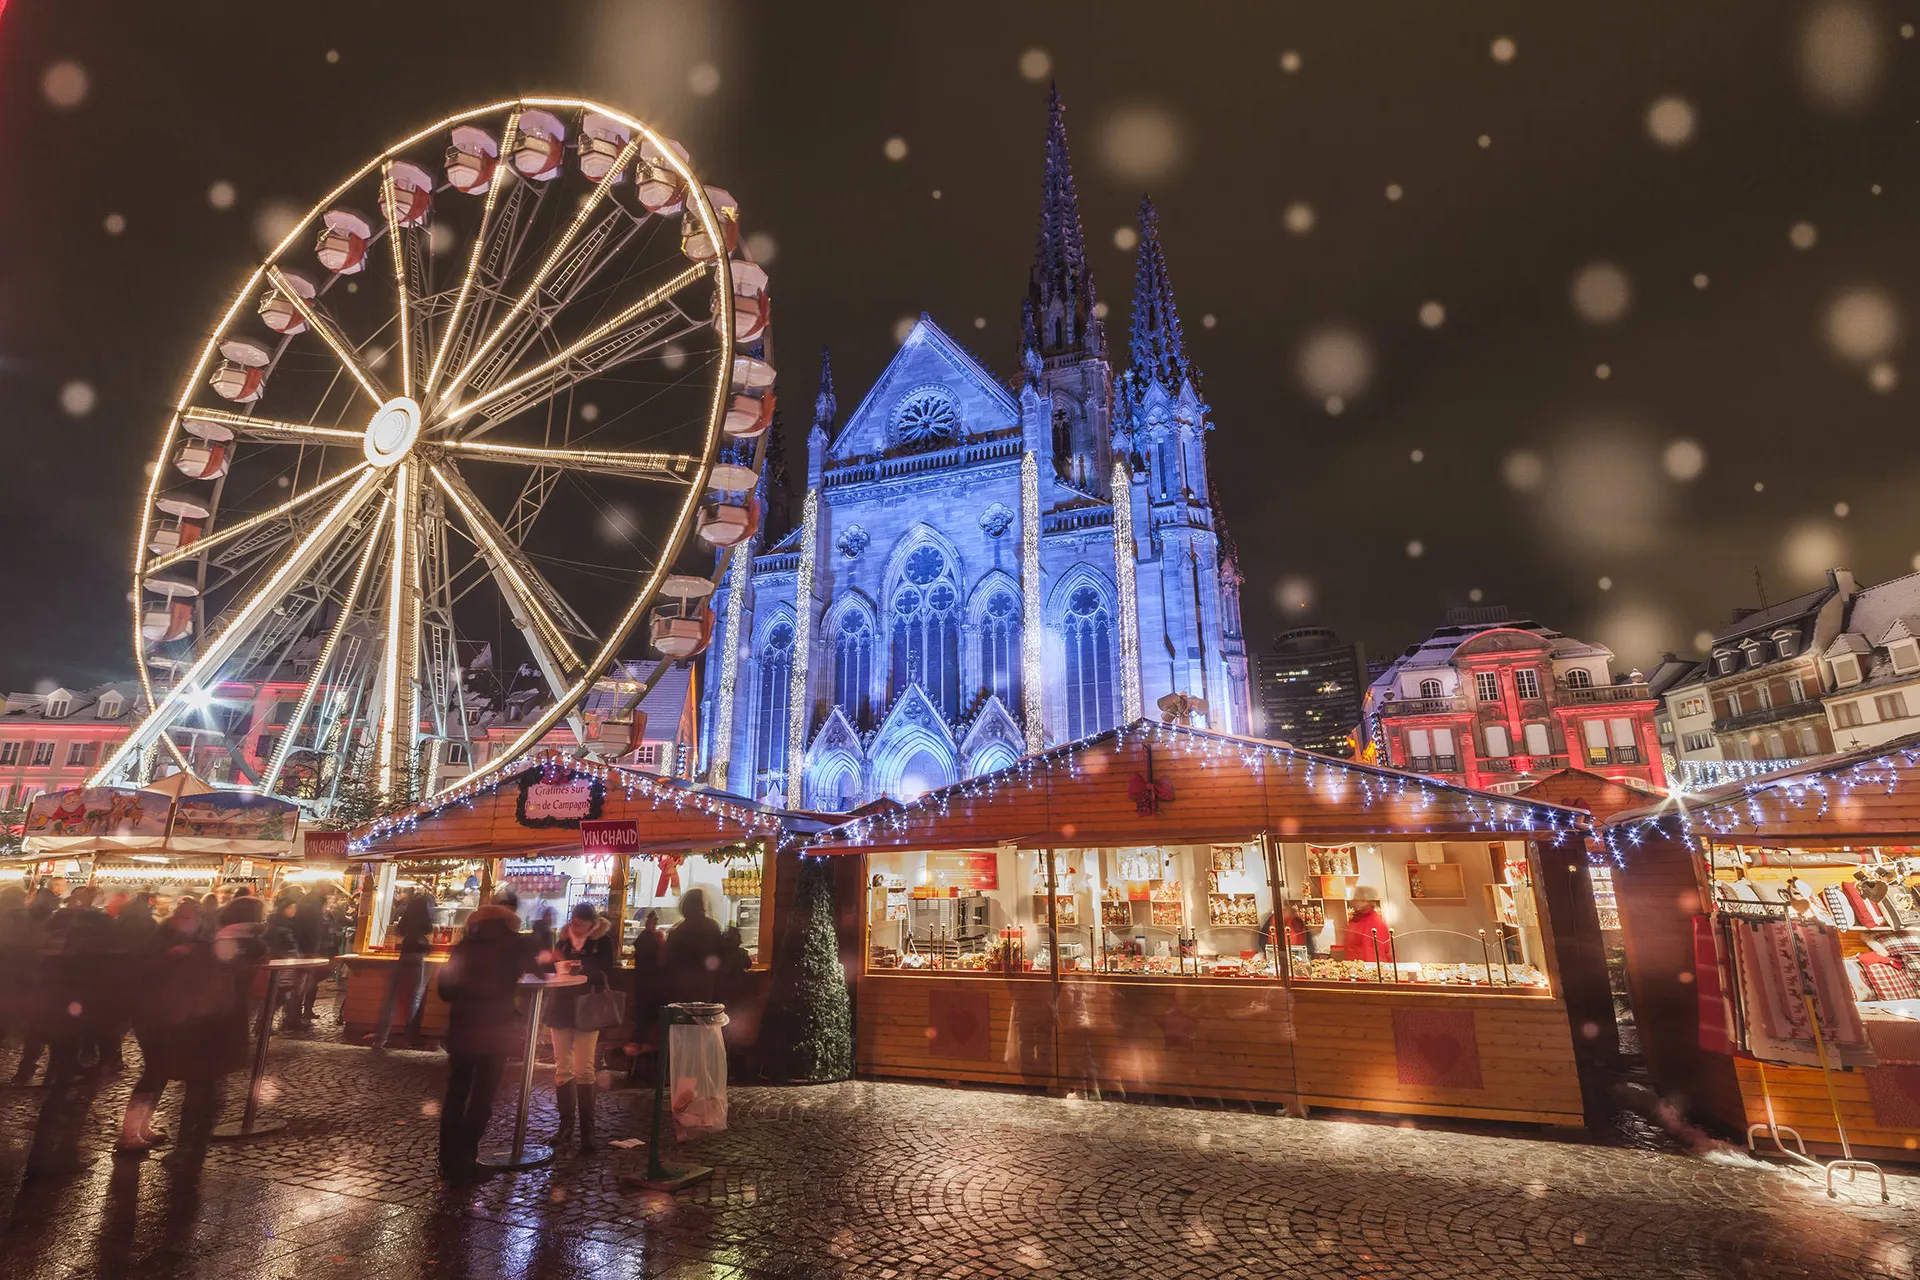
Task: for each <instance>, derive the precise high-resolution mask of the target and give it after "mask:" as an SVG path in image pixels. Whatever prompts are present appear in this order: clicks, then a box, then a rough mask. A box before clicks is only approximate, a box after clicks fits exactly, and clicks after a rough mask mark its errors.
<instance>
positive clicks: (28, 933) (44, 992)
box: [9, 885, 60, 1088]
mask: <svg viewBox="0 0 1920 1280" xmlns="http://www.w3.org/2000/svg"><path fill="white" fill-rule="evenodd" d="M59 907H60V899H59V898H57V897H55V896H54V893H53V890H52V889H49V888H47V887H46V886H44V885H42V886H41V887H40V888H38V889H36V890H34V892H33V896H32V897H31V898H29V899H28V900H27V905H26V909H25V911H24V912H23V913H22V915H21V916H20V917H19V923H18V932H17V933H16V934H15V935H14V936H15V937H16V939H17V945H18V948H19V953H20V954H21V956H22V958H23V970H24V971H23V977H24V979H25V983H26V986H25V989H24V990H23V991H22V992H21V1001H20V1003H21V1009H22V1013H21V1032H20V1062H19V1064H18V1065H17V1066H16V1067H15V1068H14V1071H13V1079H12V1080H11V1081H10V1082H9V1083H11V1084H13V1085H14V1086H15V1087H19V1088H24V1087H25V1086H27V1085H29V1084H32V1083H33V1073H34V1072H35V1071H38V1070H39V1069H40V1055H41V1054H43V1053H45V1052H46V1051H47V1039H48V1037H49V1036H50V1035H51V1026H52V1023H53V1021H54V1019H55V1017H56V1016H58V1015H59V1011H58V1010H57V1009H55V1008H54V1006H53V1000H54V995H53V984H52V982H51V980H50V978H49V974H50V972H51V970H52V968H53V964H52V960H51V958H50V957H49V956H48V955H47V954H46V946H47V921H48V920H50V919H52V918H53V913H54V912H55V911H57V910H58V909H59Z"/></svg>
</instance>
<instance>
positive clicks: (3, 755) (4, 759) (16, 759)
mask: <svg viewBox="0 0 1920 1280" xmlns="http://www.w3.org/2000/svg"><path fill="white" fill-rule="evenodd" d="M19 763H20V744H19V743H17V742H0V764H19Z"/></svg>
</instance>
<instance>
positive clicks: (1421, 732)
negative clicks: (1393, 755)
mask: <svg viewBox="0 0 1920 1280" xmlns="http://www.w3.org/2000/svg"><path fill="white" fill-rule="evenodd" d="M1407 768H1409V769H1412V770H1413V771H1414V772H1416V773H1426V772H1428V771H1429V770H1431V769H1432V768H1433V735H1432V734H1430V733H1428V732H1427V731H1426V730H1425V729H1409V730H1407Z"/></svg>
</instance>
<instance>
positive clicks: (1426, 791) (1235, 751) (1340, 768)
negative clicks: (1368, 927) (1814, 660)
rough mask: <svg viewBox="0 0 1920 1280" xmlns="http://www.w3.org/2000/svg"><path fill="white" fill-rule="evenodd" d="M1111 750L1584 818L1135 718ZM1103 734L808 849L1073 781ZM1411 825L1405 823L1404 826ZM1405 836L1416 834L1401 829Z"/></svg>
mask: <svg viewBox="0 0 1920 1280" xmlns="http://www.w3.org/2000/svg"><path fill="white" fill-rule="evenodd" d="M1110 732H1111V733H1112V734H1113V736H1114V743H1115V746H1116V747H1125V746H1127V745H1128V744H1129V743H1133V742H1138V743H1143V744H1144V745H1146V746H1149V747H1153V748H1156V749H1159V750H1163V751H1169V752H1172V753H1174V754H1176V755H1179V756H1182V757H1185V758H1187V759H1193V758H1196V757H1197V758H1198V759H1199V760H1200V762H1201V763H1202V764H1203V765H1208V766H1211V765H1213V764H1216V763H1231V764H1235V765H1238V766H1239V767H1240V768H1243V769H1246V768H1251V767H1252V766H1253V765H1255V764H1261V763H1266V764H1278V765H1279V766H1281V767H1282V768H1283V769H1285V770H1286V771H1287V772H1288V773H1300V772H1304V775H1305V781H1306V785H1307V787H1308V789H1309V790H1313V791H1319V792H1321V793H1322V794H1324V795H1325V796H1326V798H1327V799H1329V800H1332V801H1337V802H1341V803H1345V802H1346V801H1347V800H1348V799H1349V795H1350V788H1358V790H1359V792H1360V795H1361V798H1362V807H1364V808H1367V809H1372V808H1374V807H1375V806H1377V805H1384V804H1394V803H1400V804H1403V805H1406V806H1408V807H1409V816H1417V815H1418V814H1420V813H1423V812H1426V811H1428V810H1430V809H1432V808H1433V806H1434V803H1435V801H1436V799H1437V798H1439V797H1442V796H1444V797H1446V798H1448V799H1452V800H1454V801H1457V802H1462V803H1464V805H1465V807H1466V811H1467V818H1468V822H1469V825H1468V826H1467V827H1466V828H1465V830H1467V831H1473V832H1488V833H1495V834H1497V833H1503V832H1523V831H1542V830H1547V831H1553V832H1557V833H1558V832H1567V833H1572V832H1577V831H1579V830H1581V829H1582V826H1583V825H1584V823H1585V821H1586V815H1585V814H1583V813H1580V812H1578V811H1576V810H1572V809H1562V808H1559V807H1557V806H1553V805H1540V804H1530V803H1528V802H1526V801H1522V800H1504V799H1500V798H1498V797H1494V796H1490V795H1487V794H1484V793H1482V792H1478V791H1473V790H1470V789H1468V788H1465V787H1457V786H1453V785H1451V784H1449V783H1444V782H1436V781H1434V780H1433V779H1431V778H1425V777H1421V776H1419V775H1417V774H1410V773H1397V772H1395V771H1393V770H1391V769H1381V768H1378V767H1376V766H1372V765H1361V764H1353V763H1351V762H1349V761H1346V760H1338V759H1334V758H1333V757H1331V756H1319V755H1314V754H1313V753H1312V752H1309V751H1301V750H1298V749H1296V748H1293V747H1286V746H1282V745H1280V744H1278V743H1268V742H1260V741H1257V740H1254V739H1251V738H1230V737H1224V736H1222V735H1219V734H1213V733H1208V732H1206V731H1205V730H1202V729H1190V728H1187V727H1186V726H1184V725H1171V724H1160V723H1155V722H1153V721H1148V720H1138V721H1135V722H1134V723H1132V724H1129V725H1124V726H1122V727H1121V728H1119V729H1115V730H1111V731H1110ZM1106 736H1107V734H1106V733H1099V734H1094V735H1093V736H1091V737H1087V738H1081V739H1079V740H1077V741H1074V742H1069V743H1066V744H1064V745H1062V746H1058V747H1055V748H1053V749H1052V750H1049V751H1044V752H1040V753H1038V754H1036V755H1029V756H1025V757H1023V758H1022V759H1021V760H1020V761H1019V762H1018V763H1017V764H1014V765H1011V766H1009V767H1007V768H1005V769H1000V770H997V771H995V772H993V773H987V774H982V775H980V776H979V777H977V778H969V779H967V780H966V781H965V782H958V783H955V784H954V785H952V786H949V787H942V788H940V789H939V790H937V791H929V792H928V793H927V794H926V795H924V796H922V797H920V798H919V799H918V800H915V801H912V802H911V803H908V804H904V805H901V806H899V807H898V808H895V809H890V810H888V811H886V812H884V813H876V814H872V815H870V816H868V817H864V818H856V819H855V820H853V821H852V822H848V823H843V824H842V825H840V826H838V827H833V828H831V829H829V830H827V831H823V832H821V833H820V834H819V835H817V836H814V837H813V838H812V840H811V841H809V843H811V844H815V845H845V844H859V843H861V842H863V841H865V840H868V839H871V838H873V837H875V836H884V835H899V834H901V833H902V832H904V831H906V829H907V828H908V826H909V825H911V824H912V822H913V821H914V820H915V819H917V818H922V817H940V818H946V817H950V816H952V814H953V813H954V811H955V809H956V808H959V809H960V811H961V813H962V816H967V815H970V814H971V813H972V812H973V808H974V805H975V802H981V801H984V802H988V803H991V802H992V801H993V800H994V799H995V798H997V797H998V796H1000V795H1002V794H1004V793H1007V792H1009V791H1011V790H1012V789H1013V788H1014V787H1015V786H1016V785H1018V786H1022V787H1025V788H1026V789H1028V790H1031V789H1032V788H1033V787H1034V786H1035V785H1036V784H1038V783H1041V782H1043V781H1044V780H1045V779H1046V778H1047V777H1049V776H1051V775H1052V772H1053V766H1054V765H1055V764H1056V763H1059V764H1063V765H1065V766H1066V769H1067V775H1066V776H1067V777H1069V778H1078V777H1079V776H1080V763H1079V757H1080V754H1081V753H1082V752H1083V751H1085V750H1086V749H1087V748H1088V747H1091V746H1094V745H1096V744H1097V743H1099V742H1100V741H1102V740H1103V739H1104V738H1105V737H1106ZM1410 825H1411V824H1410ZM1408 834H1409V835H1418V834H1423V833H1421V832H1418V831H1414V830H1409V832H1408Z"/></svg>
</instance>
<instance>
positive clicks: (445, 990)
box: [438, 903, 531, 1182]
mask: <svg viewBox="0 0 1920 1280" xmlns="http://www.w3.org/2000/svg"><path fill="white" fill-rule="evenodd" d="M528 959H529V957H528V955H527V953H526V950H525V948H524V946H523V945H522V943H521V940H520V920H519V917H518V916H516V915H514V913H513V912H512V911H511V910H509V909H508V908H506V907H503V906H499V905H497V904H494V903H489V904H487V905H486V906H483V907H481V908H480V909H479V910H477V911H475V912H474V913H473V914H472V915H470V916H468V917H467V923H466V928H465V930H464V931H463V932H462V934H461V937H460V941H459V942H457V943H455V944H454V947H453V952H452V954H450V955H449V956H448V957H447V962H446V964H444V965H442V966H441V967H440V978H439V983H438V989H439V992H440V998H441V999H442V1000H444V1001H446V1002H447V1096H446V1098H445V1100H444V1101H443V1102H442V1103H441V1105H440V1176H441V1177H443V1178H445V1179H446V1180H447V1181H449V1182H469V1181H472V1180H473V1179H474V1178H475V1177H477V1176H478V1175H479V1166H478V1164H477V1161H478V1159H479V1154H480V1139H481V1138H482V1137H483V1136H484V1135H485V1134H486V1131H487V1121H488V1120H489V1119H490V1118H491V1117H492V1115H493V1097H494V1094H495V1093H496V1092H497V1091H498V1090H499V1088H500V1076H501V1074H502V1073H503V1071H504V1070H505V1068H506V1063H507V1055H508V1054H509V1053H511V1052H513V1050H514V1048H515V1047H516V1042H517V1041H518V1040H519V1039H520V1036H519V1032H518V1030H517V1022H516V1019H515V1017H514V1011H513V998H514V994H515V991H516V988H517V987H518V986H519V982H520V975H521V974H523V973H525V972H527V971H528V970H529V969H530V968H531V966H530V965H529V964H528Z"/></svg>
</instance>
